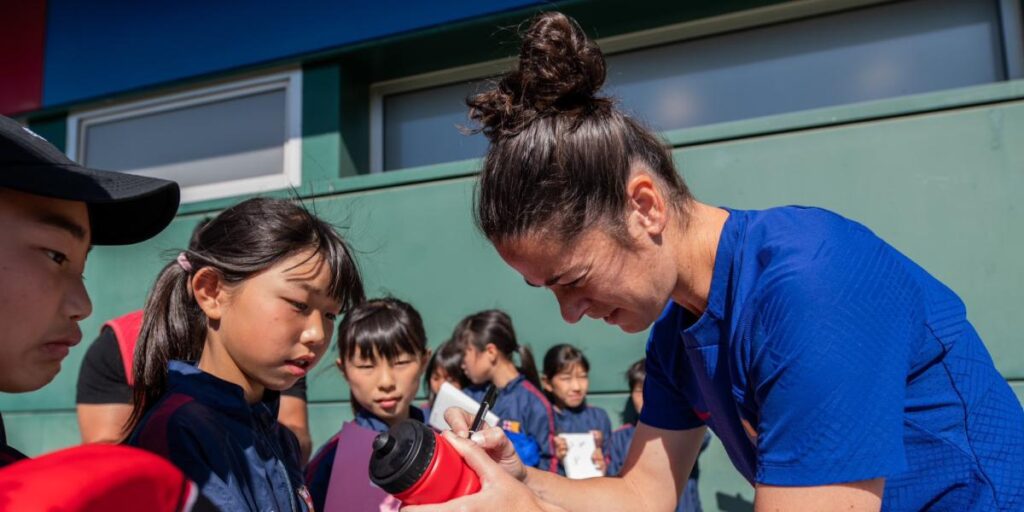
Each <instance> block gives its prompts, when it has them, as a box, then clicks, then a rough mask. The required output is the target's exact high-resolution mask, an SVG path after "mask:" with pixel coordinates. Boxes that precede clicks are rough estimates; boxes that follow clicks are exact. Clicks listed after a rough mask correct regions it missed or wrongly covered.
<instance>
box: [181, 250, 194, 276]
mask: <svg viewBox="0 0 1024 512" xmlns="http://www.w3.org/2000/svg"><path fill="white" fill-rule="evenodd" d="M178 266H179V267H181V269H182V270H184V271H185V272H189V273H191V272H192V264H191V263H189V261H188V257H186V256H185V253H184V252H180V253H178Z"/></svg>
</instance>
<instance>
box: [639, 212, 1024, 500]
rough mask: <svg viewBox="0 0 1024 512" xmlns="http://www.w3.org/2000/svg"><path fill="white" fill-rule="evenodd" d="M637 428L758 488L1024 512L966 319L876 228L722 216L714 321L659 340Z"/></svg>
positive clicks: (1009, 441) (671, 325) (995, 402)
mask: <svg viewBox="0 0 1024 512" xmlns="http://www.w3.org/2000/svg"><path fill="white" fill-rule="evenodd" d="M644 405H645V406H644V408H643V412H642V413H641V415H640V421H642V422H643V423H645V424H647V425H651V426H654V427H658V428H662V429H672V430H683V429H690V428H694V427H697V426H700V425H704V424H707V425H708V426H709V427H711V429H712V430H713V431H714V432H715V435H716V436H718V438H719V439H721V440H722V444H723V445H724V447H725V450H726V452H727V453H728V455H729V458H730V459H731V460H732V462H733V465H735V466H736V468H737V469H738V470H739V471H740V473H742V474H743V476H745V477H746V478H747V480H749V481H750V482H756V483H762V484H769V485H780V486H816V485H827V484H835V483H840V482H855V481H860V480H869V479H875V478H880V477H884V478H885V492H884V495H883V499H882V509H883V510H914V511H916V510H922V509H926V508H929V509H931V510H1024V470H1022V469H1021V468H1024V411H1022V410H1021V405H1020V402H1018V400H1017V398H1016V397H1015V396H1014V394H1013V392H1012V390H1011V389H1010V386H1009V385H1008V384H1007V382H1006V380H1005V379H1003V377H1002V376H1001V375H999V372H998V371H996V368H995V365H994V364H993V363H992V358H991V357H990V356H989V353H988V351H987V350H986V348H985V346H984V344H983V343H982V341H981V338H980V337H979V336H978V333H977V332H975V330H974V327H973V326H972V325H971V323H970V322H969V321H968V320H967V314H966V308H965V306H964V304H963V302H962V301H961V300H960V298H959V297H957V295H956V294H955V293H953V291H952V290H950V289H949V288H947V287H946V286H945V285H943V284H942V283H940V282H939V281H938V280H937V279H935V278H934V277H932V276H931V275H929V274H928V273H927V272H926V271H925V270H924V269H922V268H921V267H920V266H918V265H917V264H915V263H914V262H913V261H911V260H910V259H908V258H907V257H906V256H904V255H902V254H900V252H899V251H897V250H896V249H894V248H893V247H892V246H890V245H889V244H887V243H885V242H884V241H882V240H881V239H880V238H878V237H877V236H875V234H874V233H872V232H871V231H870V230H868V229H867V228H866V227H864V226H862V225H860V224H858V223H856V222H853V221H851V220H848V219H845V218H843V217H840V216H839V215H836V214H834V213H831V212H828V211H825V210H821V209H816V208H800V207H784V208H774V209H770V210H765V211H739V210H729V218H728V219H727V221H726V223H725V226H724V227H723V228H722V233H721V238H720V240H719V244H718V252H717V253H716V256H715V263H714V270H713V276H712V281H711V289H710V293H709V295H708V303H707V308H706V310H705V311H704V312H703V313H702V315H701V316H700V317H699V318H697V317H695V316H694V315H692V314H691V313H689V312H688V311H687V310H686V309H684V308H682V307H681V306H679V305H677V304H675V303H670V304H669V305H668V307H667V308H666V309H665V311H664V312H663V314H662V316H661V318H660V319H659V320H658V321H657V322H656V323H655V324H654V327H653V328H652V329H651V335H650V339H649V341H648V344H647V379H646V380H645V382H644Z"/></svg>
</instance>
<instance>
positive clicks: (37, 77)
mask: <svg viewBox="0 0 1024 512" xmlns="http://www.w3.org/2000/svg"><path fill="white" fill-rule="evenodd" d="M0 31H2V33H3V37H0V114H4V115H10V114H15V113H18V112H26V111H29V110H35V109H38V108H39V107H40V106H41V105H42V98H43V46H44V44H45V41H46V0H0Z"/></svg>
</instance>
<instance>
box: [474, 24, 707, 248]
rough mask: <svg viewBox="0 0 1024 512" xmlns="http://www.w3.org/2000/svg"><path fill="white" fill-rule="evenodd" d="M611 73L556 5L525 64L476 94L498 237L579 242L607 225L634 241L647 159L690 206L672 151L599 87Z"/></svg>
mask: <svg viewBox="0 0 1024 512" xmlns="http://www.w3.org/2000/svg"><path fill="white" fill-rule="evenodd" d="M605 75H606V68H605V60H604V55H603V54H602V53H601V50H600V48H598V46H597V44H596V43H594V41H592V40H590V39H589V38H588V37H587V35H586V33H584V31H583V29H582V28H580V25H579V24H578V23H577V22H576V21H575V20H573V19H572V18H570V17H568V16H566V15H564V14H562V13H558V12H548V13H544V14H540V15H538V16H537V17H536V18H534V20H533V21H532V23H531V24H530V26H529V29H528V30H527V31H526V32H525V34H524V35H523V41H522V47H521V50H520V53H519V65H518V66H517V67H516V69H514V70H512V71H510V72H509V73H507V74H505V75H504V76H502V77H501V78H500V79H498V80H497V81H496V82H495V83H494V85H493V87H491V88H490V89H488V90H485V91H483V92H481V93H479V94H475V95H473V96H471V97H469V98H468V99H467V100H466V103H467V105H468V106H469V108H470V111H469V116H470V118H471V119H472V120H474V121H475V122H476V123H478V127H477V128H476V131H479V132H483V133H484V135H486V136H487V137H488V139H489V140H490V146H489V148H488V151H487V156H486V157H485V159H484V168H483V171H482V172H481V175H480V182H479V185H478V190H477V197H476V205H475V209H476V218H477V223H478V225H479V227H480V229H481V230H482V231H483V232H484V234H485V235H486V236H487V237H488V238H489V239H490V240H491V242H493V243H502V242H504V241H508V240H513V239H516V238H519V237H522V236H524V235H527V234H529V233H532V232H534V231H535V230H538V229H539V230H542V232H543V233H545V234H549V235H551V236H557V237H560V238H562V239H564V240H572V239H573V237H575V236H576V235H578V234H579V233H580V232H581V231H583V230H584V229H585V228H588V227H590V226H593V225H595V224H598V223H603V224H604V225H605V227H607V228H609V230H610V232H611V233H612V234H613V235H614V236H615V237H616V238H617V239H619V240H620V241H624V242H626V241H627V238H626V236H625V232H624V230H623V227H624V222H623V216H622V215H618V214H620V213H622V212H623V209H624V208H625V207H626V205H627V193H626V183H627V180H628V179H629V176H630V173H631V170H632V168H633V167H634V166H637V165H642V166H643V167H644V168H646V169H647V170H648V171H650V172H651V173H652V175H653V176H654V177H655V179H656V180H657V181H658V183H659V186H660V188H661V190H662V192H663V193H665V194H666V195H667V197H668V199H669V200H670V201H671V204H672V205H673V206H675V207H677V210H679V211H680V212H684V211H685V206H686V205H687V204H688V200H689V199H691V197H692V196H691V195H690V192H689V190H688V189H687V187H686V184H685V183H684V182H683V180H682V178H681V177H680V176H679V174H678V173H677V172H676V169H675V166H674V164H673V162H672V155H671V153H670V151H669V148H668V147H667V146H666V145H665V144H664V143H663V142H662V141H661V140H660V139H659V138H658V137H656V136H655V135H654V134H652V133H651V132H649V131H648V130H647V129H645V128H644V127H643V126H642V125H641V124H640V123H638V122H637V121H636V120H634V119H632V118H630V117H629V116H627V115H625V114H623V113H622V112H621V111H619V110H618V109H617V108H616V107H615V105H614V102H613V100H612V99H611V98H608V97H605V96H600V95H599V94H598V93H599V91H600V89H601V86H602V85H603V84H604V81H605ZM627 243H628V242H627Z"/></svg>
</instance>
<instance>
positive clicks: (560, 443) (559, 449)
mask: <svg viewBox="0 0 1024 512" xmlns="http://www.w3.org/2000/svg"><path fill="white" fill-rule="evenodd" d="M568 454H569V443H568V442H566V440H565V438H564V437H561V436H555V458H557V459H558V460H562V459H564V458H565V456H566V455H568Z"/></svg>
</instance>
